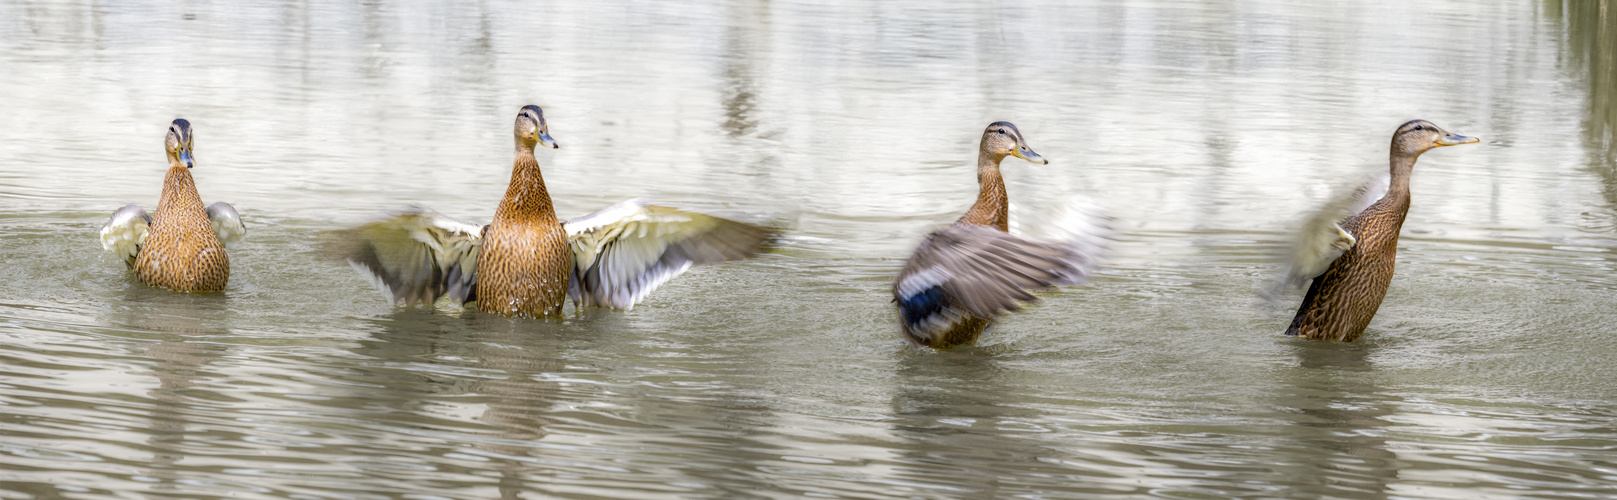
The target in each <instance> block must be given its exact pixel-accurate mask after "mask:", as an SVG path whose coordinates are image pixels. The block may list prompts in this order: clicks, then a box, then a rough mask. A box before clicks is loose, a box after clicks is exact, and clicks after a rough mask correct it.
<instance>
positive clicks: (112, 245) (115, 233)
mask: <svg viewBox="0 0 1617 500" xmlns="http://www.w3.org/2000/svg"><path fill="white" fill-rule="evenodd" d="M151 224H152V216H151V215H149V214H147V213H146V210H145V209H143V208H140V205H128V206H125V207H123V208H120V209H118V211H116V212H113V213H112V218H111V219H108V220H107V223H106V224H104V225H102V226H101V248H104V249H106V250H107V251H108V252H112V254H113V255H116V256H118V258H120V259H123V261H124V263H125V264H129V265H131V266H133V265H135V255H136V254H139V253H140V246H141V245H142V244H144V243H145V242H146V228H147V227H150V226H151Z"/></svg>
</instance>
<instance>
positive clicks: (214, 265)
mask: <svg viewBox="0 0 1617 500" xmlns="http://www.w3.org/2000/svg"><path fill="white" fill-rule="evenodd" d="M135 273H136V275H137V276H139V277H140V279H141V281H145V282H146V283H147V284H149V285H152V286H156V287H163V288H169V289H173V290H180V291H218V290H224V288H225V285H226V284H227V283H228V282H229V281H230V258H229V257H228V256H226V255H225V247H224V245H223V244H221V243H220V242H219V237H218V235H217V234H216V233H214V230H213V225H212V223H211V222H210V221H209V220H208V213H207V209H206V208H204V207H203V205H202V197H201V196H199V195H198V194H197V189H196V184H195V182H193V181H192V179H191V172H190V171H188V170H186V169H185V168H184V167H170V168H169V169H168V175H167V176H166V177H165V178H164V181H163V195H162V198H161V199H160V200H159V201H158V203H157V210H156V211H155V212H153V213H152V221H151V225H150V227H149V228H148V229H147V232H146V240H145V242H144V243H143V244H142V245H141V249H140V253H139V254H138V255H136V257H135Z"/></svg>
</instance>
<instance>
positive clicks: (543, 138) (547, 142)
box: [534, 132, 561, 149]
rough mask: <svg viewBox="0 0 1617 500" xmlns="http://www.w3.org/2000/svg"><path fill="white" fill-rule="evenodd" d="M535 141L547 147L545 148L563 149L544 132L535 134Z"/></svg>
mask: <svg viewBox="0 0 1617 500" xmlns="http://www.w3.org/2000/svg"><path fill="white" fill-rule="evenodd" d="M534 139H535V140H538V141H539V145H541V146H545V147H548V148H550V149H561V145H560V144H556V140H555V139H552V138H551V137H550V134H547V133H543V132H540V133H536V134H534Z"/></svg>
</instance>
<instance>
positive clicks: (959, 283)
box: [893, 224, 1097, 344]
mask: <svg viewBox="0 0 1617 500" xmlns="http://www.w3.org/2000/svg"><path fill="white" fill-rule="evenodd" d="M1088 252H1089V250H1088V249H1086V248H1085V247H1083V246H1081V245H1077V244H1072V243H1064V242H1047V241H1038V240H1031V239H1026V238H1020V237H1017V236H1012V235H1010V234H1007V233H1002V232H999V231H997V230H995V229H993V228H988V227H982V226H974V225H969V224H957V225H953V226H950V227H947V228H944V229H941V230H938V231H936V232H933V233H932V234H929V235H927V236H926V239H925V240H923V241H922V242H921V245H920V246H919V247H917V248H916V249H915V253H914V254H912V255H911V256H910V259H909V261H908V262H906V263H905V264H904V269H903V270H901V271H899V273H898V279H897V281H895V282H894V283H893V301H894V302H896V303H898V309H899V311H900V313H901V315H902V320H903V322H904V331H905V333H906V335H907V336H908V337H910V338H911V339H912V340H915V341H919V342H920V343H922V344H925V343H926V342H925V341H926V339H929V338H931V337H932V336H933V335H937V334H941V333H943V332H946V331H948V330H949V329H950V328H952V327H953V326H954V325H955V324H956V323H958V322H959V321H961V320H964V319H966V318H968V317H978V318H992V317H994V316H995V315H998V314H1000V313H1003V312H1006V311H1015V310H1018V309H1021V304H1022V303H1025V302H1033V301H1036V300H1038V299H1037V297H1034V296H1033V294H1032V293H1031V292H1030V290H1041V289H1049V288H1052V287H1054V286H1059V285H1077V284H1080V283H1082V282H1084V281H1085V280H1086V279H1088V277H1089V275H1090V273H1092V272H1093V271H1094V268H1095V264H1096V260H1097V259H1096V257H1097V256H1096V255H1094V254H1092V253H1088Z"/></svg>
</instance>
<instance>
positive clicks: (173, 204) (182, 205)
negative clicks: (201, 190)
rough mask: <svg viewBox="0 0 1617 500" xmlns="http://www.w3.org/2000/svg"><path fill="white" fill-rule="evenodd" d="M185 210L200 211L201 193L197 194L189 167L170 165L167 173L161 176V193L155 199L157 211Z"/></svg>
mask: <svg viewBox="0 0 1617 500" xmlns="http://www.w3.org/2000/svg"><path fill="white" fill-rule="evenodd" d="M186 210H196V211H202V195H199V194H197V184H196V181H195V180H192V179H191V169H188V168H185V167H184V166H181V165H172V166H170V167H168V175H165V176H163V194H162V195H161V196H159V197H158V199H157V212H159V213H168V212H173V211H186Z"/></svg>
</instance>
